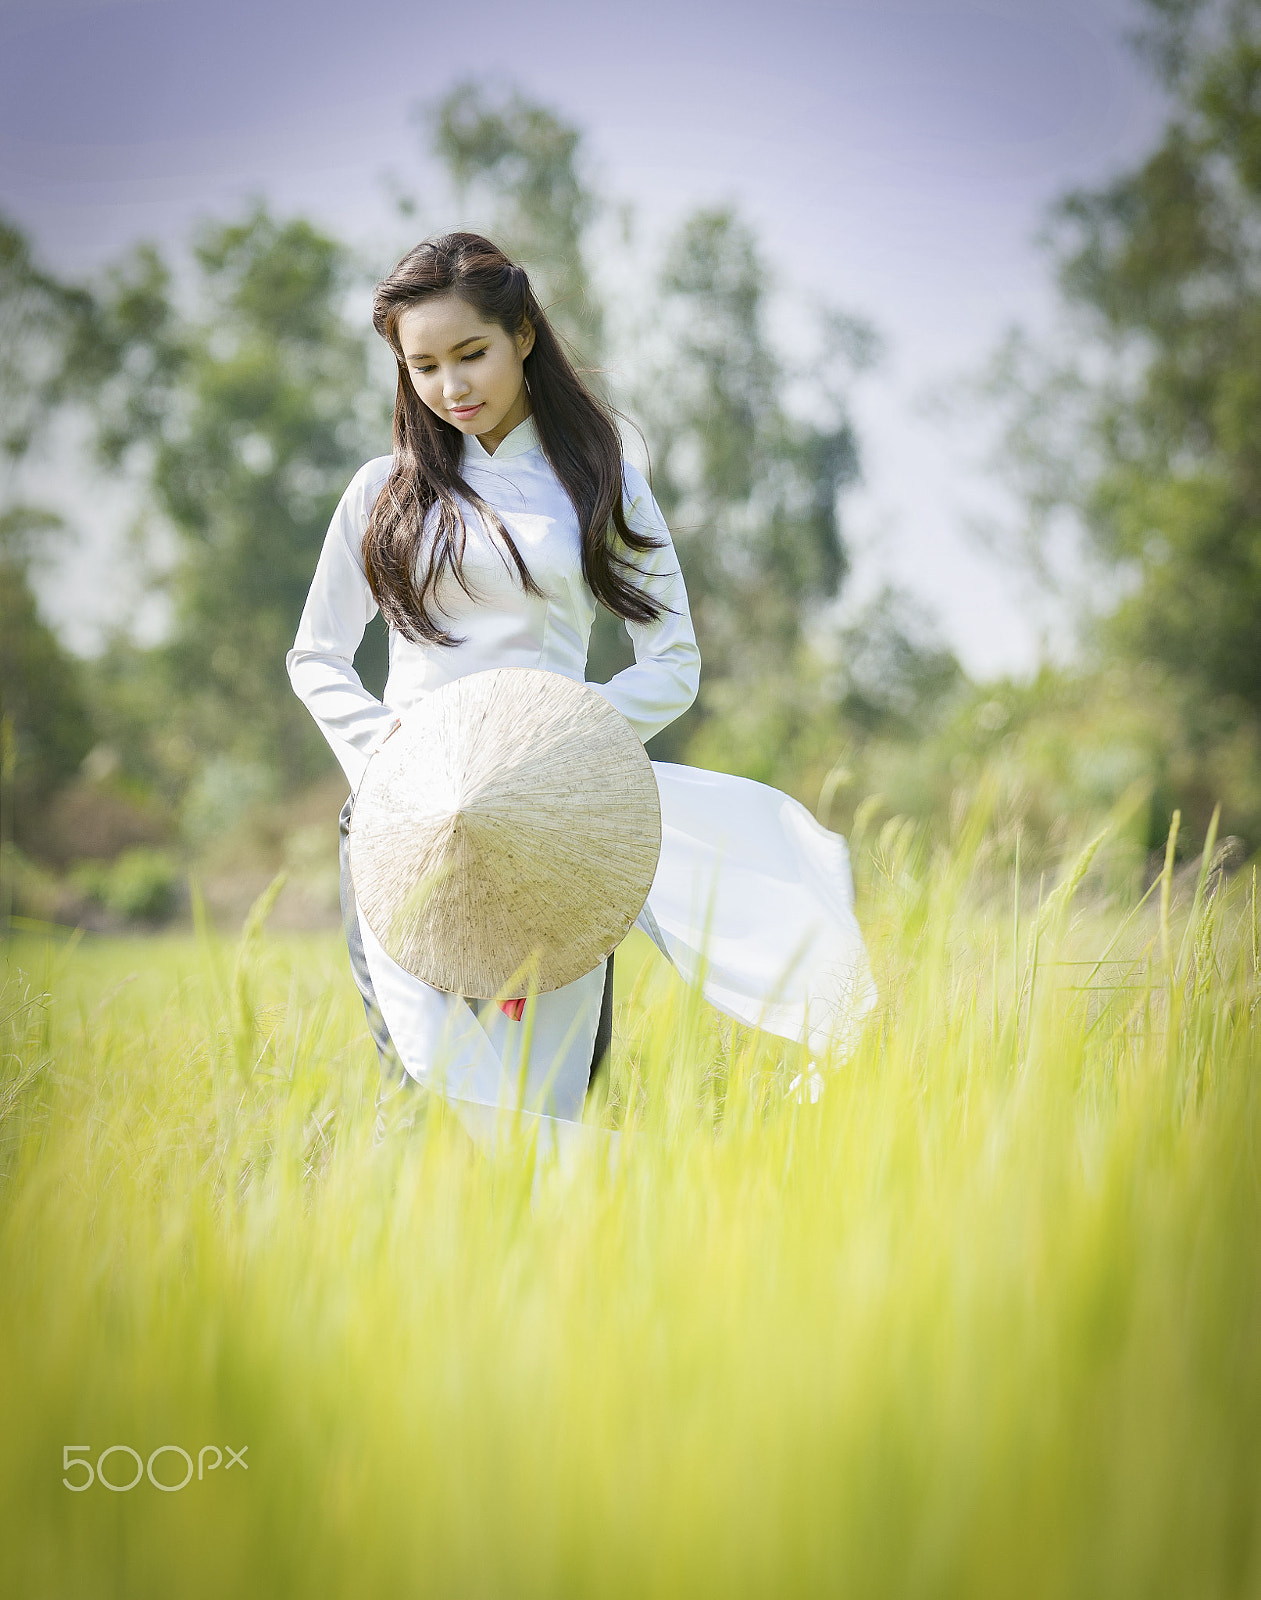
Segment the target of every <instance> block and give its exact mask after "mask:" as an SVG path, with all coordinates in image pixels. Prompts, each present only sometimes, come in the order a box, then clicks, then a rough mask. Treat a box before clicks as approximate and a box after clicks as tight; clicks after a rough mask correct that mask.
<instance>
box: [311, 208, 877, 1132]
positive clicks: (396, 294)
mask: <svg viewBox="0 0 1261 1600" xmlns="http://www.w3.org/2000/svg"><path fill="white" fill-rule="evenodd" d="M373 322H374V325H375V327H376V329H377V332H378V333H379V334H380V335H381V336H382V338H383V339H385V341H386V343H387V344H388V345H389V346H390V349H391V350H392V352H393V354H394V357H395V360H396V362H397V365H398V388H397V393H396V398H395V407H394V450H393V454H392V455H390V456H382V457H379V458H378V459H376V460H373V461H369V462H368V463H367V464H366V465H365V466H364V467H362V468H361V469H360V470H359V471H358V472H357V473H356V474H355V476H354V478H353V479H352V480H351V483H350V485H349V487H348V488H347V490H346V492H345V494H344V495H343V496H342V500H341V503H340V504H339V505H338V507H337V510H336V512H335V513H334V516H333V520H332V523H331V525H330V527H329V531H328V536H327V538H326V540H325V542H324V547H323V550H322V551H321V554H320V559H319V563H318V565H317V567H316V572H315V578H314V581H313V582H312V585H311V591H310V594H309V596H308V598H307V602H306V606H305V609H304V611H303V614H302V620H301V623H300V625H299V628H298V634H297V638H296V639H295V641H294V646H293V649H292V650H291V651H290V652H289V654H288V657H287V666H288V670H289V676H290V680H291V682H292V684H293V687H294V690H295V692H296V693H297V694H298V696H299V697H300V698H301V699H302V701H303V702H304V703H305V705H306V706H307V708H308V709H309V710H310V712H311V714H312V716H313V717H314V718H315V720H316V722H317V723H318V724H319V726H320V728H321V730H322V731H323V733H324V735H325V737H326V738H327V739H328V742H329V744H330V745H331V746H332V748H333V750H334V752H335V754H336V755H337V757H338V759H339V760H340V762H341V764H342V767H343V769H344V770H345V773H346V776H347V778H348V779H349V781H350V785H351V790H352V794H351V797H350V798H349V799H348V800H347V801H346V804H345V806H344V807H343V809H342V814H341V834H342V880H341V881H342V907H343V913H344V917H345V925H346V934H347V941H348V944H349V947H350V953H351V962H352V967H353V969H354V972H355V977H356V981H357V982H358V984H359V987H360V990H361V993H362V994H363V998H364V1005H365V1009H366V1011H367V1015H368V1020H369V1024H370V1026H371V1029H372V1032H373V1036H374V1038H375V1040H376V1043H377V1046H378V1050H379V1052H380V1055H381V1062H382V1068H383V1071H384V1072H385V1074H386V1076H387V1077H391V1078H395V1079H398V1080H399V1081H404V1079H406V1080H414V1081H417V1082H421V1083H428V1084H430V1085H433V1086H440V1087H441V1088H442V1090H443V1091H444V1092H445V1093H446V1094H447V1095H448V1096H449V1097H450V1098H452V1099H453V1100H454V1101H455V1102H456V1104H457V1107H464V1108H468V1109H469V1110H470V1115H471V1116H474V1118H475V1114H474V1113H473V1111H472V1109H471V1108H476V1107H482V1108H487V1107H495V1106H500V1105H505V1104H514V1105H516V1104H518V1103H520V1104H521V1105H522V1106H523V1107H524V1108H525V1109H527V1110H529V1111H531V1112H534V1113H544V1114H546V1115H548V1116H550V1117H553V1118H559V1119H561V1120H562V1121H569V1122H571V1121H574V1120H576V1119H577V1118H579V1117H580V1115H581V1111H582V1104H583V1099H584V1097H585V1095H586V1092H587V1087H588V1083H589V1081H590V1078H591V1075H592V1072H593V1071H594V1069H595V1067H596V1066H598V1064H599V1061H600V1058H601V1056H602V1055H603V1054H604V1052H605V1051H607V1049H608V1044H609V1036H610V1030H611V1005H612V962H613V958H612V957H611V956H610V957H609V960H608V962H607V963H605V964H604V965H602V966H600V967H597V968H596V969H595V970H594V971H593V972H590V973H588V974H587V975H586V976H585V977H583V978H581V979H579V980H578V981H577V982H575V983H571V984H569V985H567V986H566V987H564V988H562V989H558V990H555V991H553V992H551V993H548V994H542V995H539V996H537V997H536V998H535V999H534V1000H532V1001H531V1002H530V1006H531V1008H532V1015H530V1016H529V1017H528V1018H526V1017H525V1016H524V1015H523V1009H522V1006H521V1003H520V1002H519V1001H515V1002H512V1001H510V1002H507V1003H505V1004H504V1005H502V1006H500V1007H496V1006H493V1005H491V1004H489V1003H483V1002H479V1001H474V1000H465V999H464V998H463V997H461V996H458V995H451V994H446V993H444V992H443V991H441V990H437V989H434V988H431V987H430V986H429V985H427V984H425V983H423V982H421V981H420V980H419V979H417V978H415V977H413V976H412V975H411V974H410V973H407V972H406V971H404V970H403V969H402V968H401V967H399V966H398V965H397V964H396V963H395V962H394V961H393V960H391V958H390V957H389V956H388V955H387V954H386V952H385V951H384V950H383V949H382V947H381V945H380V943H379V941H378V940H377V939H376V938H375V936H374V935H373V933H372V930H371V929H370V928H369V927H368V925H367V923H366V921H364V919H363V918H362V917H361V916H360V915H359V914H358V911H357V908H356V906H355V902H354V891H353V885H352V884H351V881H350V873H349V867H348V852H347V848H346V845H347V836H348V829H349V821H350V814H351V808H352V806H353V804H354V791H355V790H357V788H358V785H359V781H360V779H361V778H362V776H363V772H364V769H365V768H366V766H367V763H368V760H369V759H370V757H371V756H372V755H373V753H374V752H375V751H376V750H377V749H379V748H380V746H381V744H382V743H383V742H384V740H385V739H387V738H388V737H389V736H390V734H391V733H392V732H393V731H394V729H395V728H396V727H398V726H399V723H400V719H401V717H403V716H406V714H407V711H408V709H409V708H410V707H412V706H414V705H415V704H416V703H417V702H418V701H419V700H420V699H421V698H423V697H424V696H425V695H426V694H428V693H429V692H430V691H431V690H433V689H435V688H436V687H438V686H439V685H441V684H444V683H448V682H450V681H451V680H453V679H455V678H459V677H462V676H464V675H465V674H467V673H470V672H479V671H483V670H485V669H487V668H490V667H512V666H522V667H536V668H538V667H541V668H543V669H545V670H547V671H552V672H558V673H561V674H563V675H564V676H567V677H570V678H573V679H576V680H578V681H582V680H583V679H584V678H585V676H586V657H587V641H588V637H589V634H590V630H591V624H592V622H593V620H594V617H595V611H596V606H597V604H600V603H602V604H604V605H606V606H608V607H609V609H610V610H612V611H613V612H614V613H615V614H617V615H618V616H620V617H621V618H622V619H623V621H624V622H625V625H626V628H627V630H628V632H629V634H630V636H631V639H632V642H633V644H634V648H635V664H634V665H633V666H630V667H627V668H626V669H625V670H624V671H622V672H619V673H618V674H617V675H616V676H615V677H614V678H613V679H612V680H611V681H610V682H608V683H606V684H594V685H592V687H593V688H594V689H596V690H598V692H599V693H600V694H602V695H603V696H604V697H605V698H606V699H607V700H608V701H609V702H610V704H611V705H613V706H614V707H615V708H616V710H618V711H619V712H620V713H621V714H622V715H623V716H624V717H625V718H626V720H627V721H628V722H629V723H630V725H631V727H632V728H633V729H634V731H635V732H636V734H638V735H639V737H640V738H641V739H643V740H647V739H649V738H651V736H652V735H653V734H655V733H658V732H659V731H660V730H661V729H662V728H664V727H666V726H668V724H669V723H671V722H673V721H674V720H675V718H676V717H679V716H681V715H682V713H683V712H684V711H686V710H687V708H688V706H690V705H691V703H692V701H693V700H694V699H695V697H696V692H697V687H698V684H699V679H700V655H699V652H698V650H697V647H696V638H695V635H694V633H693V630H692V623H691V617H690V614H689V611H688V603H687V591H686V589H685V587H684V582H683V576H682V573H681V571H680V569H679V563H678V560H677V557H676V555H675V552H674V546H673V544H672V542H671V539H670V533H669V530H668V528H667V527H666V524H665V521H664V519H663V517H662V515H661V512H660V510H659V508H658V506H657V504H656V501H655V500H654V499H653V496H652V493H651V491H650V489H649V487H648V484H647V482H646V481H645V479H644V478H643V476H642V475H641V474H640V473H639V472H638V471H637V470H636V469H635V468H634V467H633V466H631V465H630V464H629V463H627V462H625V461H623V459H622V455H621V446H620V440H619V438H618V434H617V430H616V428H615V426H614V424H613V421H612V418H611V416H610V414H609V412H608V411H607V410H606V408H605V407H604V406H603V405H602V404H601V403H600V402H599V401H598V400H597V399H596V398H595V397H594V396H593V395H592V394H591V393H590V392H589V391H588V389H587V388H586V386H585V385H584V384H583V382H582V380H581V378H580V377H579V375H578V374H577V372H576V371H575V370H574V367H573V365H572V364H571V363H570V361H569V360H568V358H567V356H566V355H565V352H564V350H563V348H562V347H561V345H560V343H559V341H558V339H557V338H556V335H555V334H554V332H553V331H552V328H551V326H550V324H549V323H548V320H547V317H546V315H545V314H544V312H543V310H542V308H541V307H540V305H539V303H538V301H537V300H536V299H535V297H534V294H533V292H532V291H531V289H530V285H529V281H528V279H527V277H526V274H525V272H524V271H523V269H522V268H521V267H519V266H517V265H515V264H514V263H513V262H511V261H509V260H508V258H507V257H506V256H504V255H503V253H502V252H501V251H500V250H498V249H497V248H496V247H495V246H494V245H493V244H491V243H490V242H489V241H487V240H486V239H483V238H481V237H479V236H478V235H476V234H469V233H453V234H447V235H444V236H443V237H440V238H436V239H432V240H426V241H425V242H424V243H422V244H420V245H418V246H417V247H416V248H415V249H414V250H412V251H410V252H409V253H408V255H406V256H405V257H404V258H403V260H402V261H401V262H399V264H398V266H397V267H396V268H395V269H394V271H393V272H392V273H390V275H389V276H388V277H387V278H386V279H385V280H384V282H382V283H381V284H380V285H379V286H378V288H377V291H376V296H375V300H374V307H373ZM378 609H380V611H381V612H382V614H383V615H384V617H385V619H386V622H387V623H388V625H389V644H390V652H389V658H390V670H389V678H388V681H387V683H386V688H385V696H384V701H381V700H378V699H376V697H375V696H374V695H372V694H371V693H369V691H368V690H367V689H365V688H364V686H363V684H362V683H361V682H360V680H359V678H358V675H357V674H356V672H355V670H354V665H353V662H354V654H355V650H356V648H357V647H358V645H359V642H360V640H361V639H362V637H363V631H364V629H365V627H366V626H367V624H368V622H369V621H370V620H371V618H372V617H373V615H374V614H375V613H376V611H377V610H378ZM653 767H654V771H655V773H656V777H657V783H658V790H659V793H660V799H661V811H662V851H661V858H660V863H659V866H658V870H657V875H656V879H655V880H654V883H653V887H652V891H651V892H650V894H649V897H648V904H647V905H646V907H645V909H644V913H643V915H642V916H641V918H640V925H641V926H642V927H643V928H644V929H645V930H646V931H647V932H648V933H649V934H650V936H651V937H653V939H654V940H655V942H656V943H657V945H658V947H659V948H660V949H661V950H662V951H663V953H664V954H666V955H667V956H668V957H669V958H670V959H672V960H673V961H675V963H676V965H678V966H679V967H680V970H682V971H683V973H684V975H685V976H687V977H689V978H691V979H693V980H694V981H698V982H700V983H701V985H702V987H703V990H704V992H705V994H706V996H707V997H708V998H709V999H711V1000H712V1001H713V1002H714V1003H715V1004H716V1005H718V1006H719V1007H720V1008H721V1009H723V1010H724V1011H726V1012H728V1014H730V1015H732V1016H736V1017H738V1018H740V1019H742V1020H744V1021H748V1022H753V1023H760V1024H761V1025H762V1026H765V1027H767V1028H769V1029H770V1030H771V1031H774V1032H778V1033H783V1034H785V1035H786V1036H787V1037H791V1038H798V1039H802V1040H803V1041H806V1042H808V1043H809V1044H810V1045H811V1046H813V1047H817V1048H821V1047H823V1045H824V1044H825V1043H826V1042H827V1040H828V1038H829V1036H831V1035H835V1033H836V1031H837V1029H838V1028H839V1029H841V1030H842V1031H844V1030H845V1029H847V1028H849V1027H852V1025H853V1024H854V1022H855V1021H856V1020H857V1018H858V1017H859V1016H860V1015H861V1013H862V1012H863V1011H864V1010H865V1009H866V1008H867V1007H868V1006H869V1005H870V1003H871V999H872V991H871V983H870V975H869V973H868V970H867V966H866V958H865V953H864V951H863V945H862V939H861V936H860V935H859V933H858V929H857V926H856V924H855V923H854V920H853V914H852V910H851V902H852V887H851V883H850V876H849V865H848V858H847V856H846V853H845V845H844V841H843V840H841V839H840V838H839V837H838V836H837V835H835V834H830V833H827V832H826V831H825V830H824V829H822V828H820V827H819V825H818V824H817V823H816V822H814V819H813V818H811V817H810V815H809V813H808V812H806V811H805V810H804V808H803V807H801V806H799V805H797V803H796V802H795V801H792V800H790V799H788V797H787V796H785V795H781V794H779V793H778V791H776V790H773V789H768V788H766V787H765V786H764V785H761V784H755V783H752V782H749V781H748V780H745V779H740V778H734V777H729V776H727V775H726V774H721V773H707V772H700V771H696V770H694V769H691V768H687V767H679V766H670V765H668V764H665V763H660V762H654V763H653ZM707 935H708V939H707ZM710 941H712V949H711V950H710V952H709V954H710V959H709V960H708V961H706V960H704V959H703V947H705V946H706V944H707V943H708V942H710ZM525 1038H528V1039H529V1041H530V1043H529V1052H528V1060H527V1061H526V1062H525V1063H524V1065H523V1063H522V1062H521V1061H520V1060H519V1059H518V1051H519V1050H520V1048H521V1044H522V1041H523V1039H525Z"/></svg>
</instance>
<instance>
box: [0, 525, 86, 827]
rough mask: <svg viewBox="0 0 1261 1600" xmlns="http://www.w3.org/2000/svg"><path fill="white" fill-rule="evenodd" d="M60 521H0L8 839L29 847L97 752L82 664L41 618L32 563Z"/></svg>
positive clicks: (0, 678) (1, 704)
mask: <svg viewBox="0 0 1261 1600" xmlns="http://www.w3.org/2000/svg"><path fill="white" fill-rule="evenodd" d="M59 528H60V524H59V521H58V519H57V518H55V517H53V516H52V515H51V514H50V513H49V512H47V511H42V510H39V509H37V508H33V507H28V506H11V507H9V508H8V509H7V510H6V511H5V512H3V513H0V722H3V723H4V724H6V725H7V729H8V735H7V737H8V738H10V739H11V740H12V761H13V770H12V775H11V777H10V776H9V775H8V774H6V779H5V793H4V802H5V807H6V810H7V811H8V812H9V815H7V816H6V817H5V819H4V826H3V830H0V831H2V833H3V837H5V838H8V839H13V840H14V841H16V842H17V843H18V844H21V845H24V846H28V845H29V844H30V843H31V841H32V840H37V839H38V838H39V835H40V820H41V816H42V812H43V809H44V807H45V806H46V805H47V802H48V800H49V798H50V797H51V796H52V795H53V794H54V793H55V792H56V790H57V789H58V788H59V787H60V786H61V785H62V784H63V783H65V782H66V781H67V779H69V778H71V777H72V776H73V775H74V774H75V772H76V771H77V770H78V768H79V765H80V763H81V762H82V760H83V758H84V756H85V755H86V754H87V753H88V750H89V749H90V748H91V745H92V742H93V737H92V725H91V722H90V719H89V716H88V712H87V707H86V705H85V699H84V689H83V682H82V668H81V665H80V663H79V662H78V661H77V660H76V659H75V658H74V657H73V656H72V655H70V654H69V652H68V651H67V650H66V649H65V648H64V647H63V646H62V644H61V643H60V641H59V640H58V638H57V635H56V634H55V633H54V632H53V630H52V629H51V628H50V627H49V626H48V624H47V623H46V622H45V621H44V619H43V618H42V617H41V616H40V614H39V607H38V605H37V603H36V599H35V595H34V592H33V591H32V589H31V584H30V576H29V563H30V559H31V554H32V548H33V546H34V545H35V543H36V542H37V541H38V542H41V543H42V542H46V541H47V539H48V537H49V535H50V534H52V533H55V532H57V531H58V530H59Z"/></svg>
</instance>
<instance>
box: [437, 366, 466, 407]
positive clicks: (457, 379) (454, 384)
mask: <svg viewBox="0 0 1261 1600" xmlns="http://www.w3.org/2000/svg"><path fill="white" fill-rule="evenodd" d="M468 388H469V386H468V380H467V379H466V378H465V377H464V376H463V374H462V373H460V372H452V373H450V374H448V376H447V379H446V381H445V382H444V383H443V385H442V398H443V399H444V400H448V401H450V400H458V399H459V398H460V397H461V396H462V395H466V394H467V393H468Z"/></svg>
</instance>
